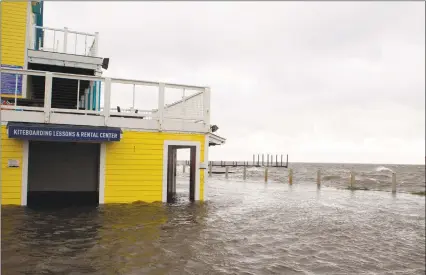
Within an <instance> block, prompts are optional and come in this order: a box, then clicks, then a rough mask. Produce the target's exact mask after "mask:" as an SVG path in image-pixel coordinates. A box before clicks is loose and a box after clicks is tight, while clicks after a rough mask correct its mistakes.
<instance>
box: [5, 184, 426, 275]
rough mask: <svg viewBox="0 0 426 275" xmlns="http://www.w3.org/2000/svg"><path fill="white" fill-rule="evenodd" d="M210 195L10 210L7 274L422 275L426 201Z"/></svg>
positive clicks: (268, 192)
mask: <svg viewBox="0 0 426 275" xmlns="http://www.w3.org/2000/svg"><path fill="white" fill-rule="evenodd" d="M184 187H185V186H184V185H183V179H182V178H181V179H180V181H179V188H178V190H185V188H184ZM207 190H208V192H209V194H210V195H209V201H208V202H206V203H189V202H188V201H187V196H186V197H184V195H187V193H186V194H183V195H181V197H180V199H179V200H178V202H177V203H176V204H171V205H163V204H140V203H139V204H129V205H106V206H101V207H98V208H68V209H62V210H36V211H35V210H29V209H25V208H21V207H3V208H2V274H11V275H14V274H126V275H127V274H366V273H368V272H371V274H374V273H375V274H385V273H386V272H399V273H398V274H424V273H425V201H424V197H419V196H413V195H409V194H398V195H397V196H394V197H393V196H391V194H389V193H386V192H372V191H367V192H365V191H357V192H352V191H347V190H336V189H332V188H328V187H324V186H323V187H321V189H317V187H316V186H315V184H294V185H293V186H288V185H287V184H280V183H269V184H264V183H261V182H253V181H247V182H243V181H239V180H233V179H230V180H228V181H225V180H223V179H220V180H219V179H216V178H213V179H212V180H211V181H210V183H209V184H208V186H207Z"/></svg>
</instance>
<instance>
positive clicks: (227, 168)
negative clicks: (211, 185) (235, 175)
mask: <svg viewBox="0 0 426 275" xmlns="http://www.w3.org/2000/svg"><path fill="white" fill-rule="evenodd" d="M228 172H229V166H226V168H225V178H228Z"/></svg>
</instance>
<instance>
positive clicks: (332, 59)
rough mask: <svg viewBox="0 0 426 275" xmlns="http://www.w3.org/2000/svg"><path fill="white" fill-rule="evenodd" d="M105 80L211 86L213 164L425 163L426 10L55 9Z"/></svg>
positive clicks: (368, 5) (373, 6)
mask: <svg viewBox="0 0 426 275" xmlns="http://www.w3.org/2000/svg"><path fill="white" fill-rule="evenodd" d="M45 25H46V26H51V27H57V28H60V27H65V26H66V27H69V28H70V29H73V30H79V31H86V32H95V31H98V32H100V49H99V50H100V55H101V56H103V57H109V58H110V59H111V60H110V68H109V69H108V72H107V75H109V76H114V77H124V78H134V79H144V80H156V81H172V82H178V83H187V84H194V85H208V86H210V87H211V88H212V102H211V111H212V118H211V120H212V123H213V124H217V125H218V126H219V128H220V129H219V131H218V134H219V135H221V136H224V137H226V138H227V143H226V145H224V146H222V147H215V148H211V150H210V159H211V160H251V159H252V154H253V153H265V154H266V153H274V154H275V153H276V154H281V153H283V154H286V153H288V154H289V155H290V161H306V162H367V163H424V161H425V159H424V158H425V4H424V2H336V3H334V2H269V3H264V2H246V3H244V2H219V3H214V2H174V3H172V2H171V3H166V2H158V3H154V2H124V3H119V2H89V3H79V2H60V3H53V2H46V3H45Z"/></svg>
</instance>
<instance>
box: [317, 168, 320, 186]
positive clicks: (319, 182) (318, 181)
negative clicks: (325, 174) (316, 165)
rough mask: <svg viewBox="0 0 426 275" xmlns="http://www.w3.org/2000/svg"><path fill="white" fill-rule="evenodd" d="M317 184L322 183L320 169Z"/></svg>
mask: <svg viewBox="0 0 426 275" xmlns="http://www.w3.org/2000/svg"><path fill="white" fill-rule="evenodd" d="M317 185H318V186H320V185H321V170H320V169H318V171H317Z"/></svg>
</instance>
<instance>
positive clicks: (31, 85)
mask: <svg viewBox="0 0 426 275" xmlns="http://www.w3.org/2000/svg"><path fill="white" fill-rule="evenodd" d="M0 72H1V74H2V75H5V74H7V75H9V76H11V75H14V76H15V78H16V79H17V80H18V79H19V78H20V77H22V76H24V77H26V78H27V84H26V86H27V87H22V91H21V93H18V90H17V89H15V90H14V91H12V88H10V91H5V90H4V89H3V94H0V96H1V97H2V98H6V97H7V100H8V103H7V104H2V105H1V108H2V110H9V111H11V110H14V111H27V110H28V111H39V112H43V113H44V121H43V122H45V123H49V122H51V121H50V116H51V114H54V113H62V114H67V115H70V114H72V115H77V116H78V115H84V116H98V117H102V118H103V121H104V125H108V121H109V119H110V118H119V119H120V120H119V121H121V122H123V123H126V121H123V119H126V118H127V119H133V123H134V124H132V125H136V126H135V127H136V128H137V127H138V125H142V124H143V122H142V124H140V123H139V124H138V123H136V122H135V121H141V120H143V121H147V120H149V121H153V120H155V121H157V122H158V123H157V124H156V125H158V129H159V130H162V129H163V124H164V123H166V124H167V123H168V125H171V124H170V123H174V122H176V121H177V122H178V123H182V122H184V123H192V124H201V125H202V126H201V127H202V129H203V131H205V132H209V131H210V112H209V109H210V107H209V106H210V90H209V88H206V87H201V86H188V85H180V84H171V83H162V82H152V81H142V80H131V79H120V78H107V77H97V76H84V75H73V74H64V73H52V72H44V71H33V70H21V69H9V68H1V71H0ZM9 86H11V87H12V86H13V85H9ZM177 90H180V91H186V90H192V91H196V92H195V93H194V94H193V95H191V96H188V97H186V96H183V98H182V99H181V100H177V101H175V102H173V103H171V104H167V105H166V104H165V97H166V93H176V91H177ZM23 91H26V93H23ZM149 92H151V94H150V93H149ZM126 93H127V94H126ZM25 94H26V95H25ZM178 97H180V96H178ZM147 102H148V103H149V102H150V103H151V105H146V104H145V103H147ZM191 102H192V103H191ZM144 104H145V106H142V105H144ZM194 114H196V115H194ZM115 121H117V120H115ZM172 121H174V122H172ZM127 122H129V121H127ZM90 123H91V122H90V121H85V120H84V119H79V122H78V123H77V124H84V125H91V124H90ZM117 123H118V122H117ZM151 124H152V123H151ZM128 125H130V124H128ZM174 125H175V128H176V127H177V126H176V125H180V124H174ZM182 125H183V124H182ZM129 127H133V126H129ZM141 127H142V126H141ZM175 128H174V129H175ZM198 128H200V127H198ZM200 129H201V128H200Z"/></svg>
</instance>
